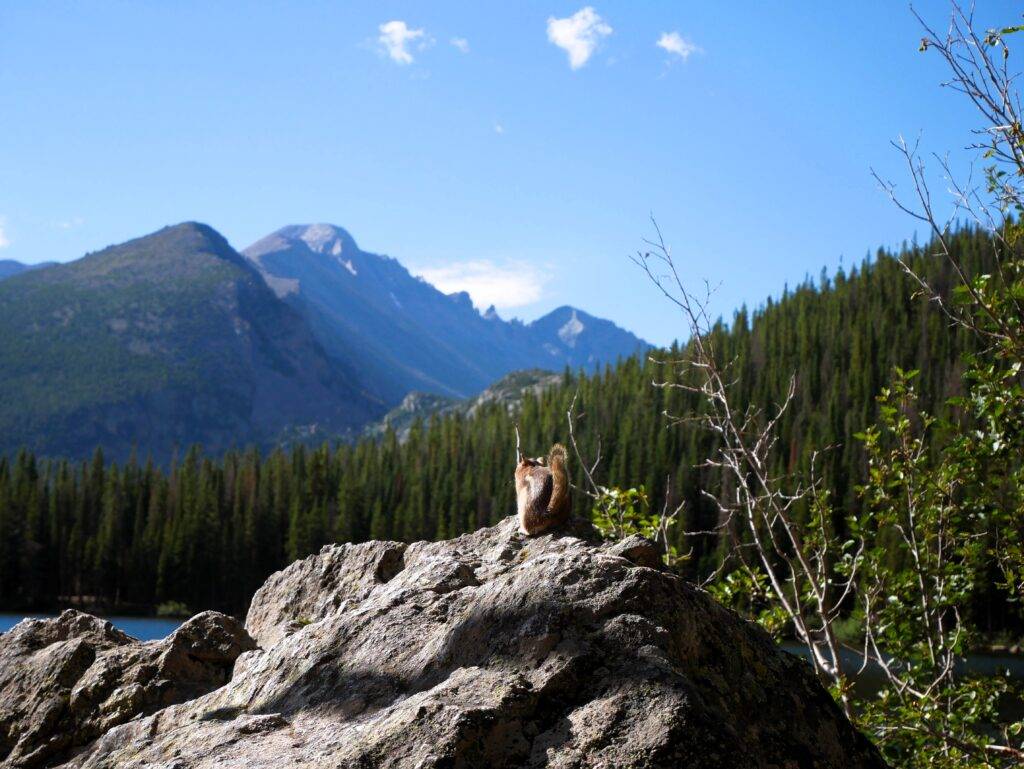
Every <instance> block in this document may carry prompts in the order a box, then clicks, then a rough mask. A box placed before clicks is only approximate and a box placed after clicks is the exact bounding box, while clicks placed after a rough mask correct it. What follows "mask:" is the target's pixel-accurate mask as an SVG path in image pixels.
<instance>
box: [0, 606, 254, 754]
mask: <svg viewBox="0 0 1024 769" xmlns="http://www.w3.org/2000/svg"><path fill="white" fill-rule="evenodd" d="M254 648H256V644H255V643H254V642H253V640H252V639H251V638H250V637H249V635H248V633H246V632H245V630H244V629H243V628H242V625H241V623H239V622H238V621H237V620H235V619H233V618H232V617H227V616H225V615H223V614H219V613H217V612H212V611H208V612H203V613H202V614H197V615H196V616H194V617H192V619H190V620H188V621H187V622H185V623H184V624H183V625H182V626H181V627H179V628H178V629H177V630H176V631H175V632H174V633H172V634H171V635H170V636H168V637H167V638H165V639H163V640H162V641H151V642H148V643H142V642H140V641H138V640H136V639H134V638H132V637H131V636H128V635H126V634H124V633H122V632H121V631H120V630H117V629H116V628H115V627H114V626H113V625H111V624H110V622H107V621H106V620H101V619H99V618H97V617H93V616H90V615H88V614H83V613H82V612H78V611H74V610H72V609H68V610H67V611H65V612H64V613H63V614H61V615H60V616H59V617H57V618H56V619H50V620H31V619H26V620H24V621H22V622H20V623H18V624H17V625H15V626H14V628H12V629H11V630H10V631H9V632H7V633H4V634H3V635H2V636H0V759H2V760H3V765H4V766H11V767H35V766H47V765H51V764H53V763H54V762H55V761H57V760H59V759H60V758H62V757H66V756H67V755H69V754H70V753H73V752H74V751H75V750H76V749H78V748H80V747H82V746H84V745H86V744H88V743H90V742H92V741H93V740H95V739H96V738H97V737H99V736H100V735H102V734H104V733H106V732H107V731H109V730H110V729H111V728H113V727H115V726H117V725H118V724H123V723H125V722H126V721H128V720H130V719H132V718H134V717H136V716H139V715H146V714H149V713H154V712H156V711H158V710H160V709H162V708H164V707H166V706H168V705H172V704H174V703H178V702H186V701H188V700H192V699H195V698H196V697H200V696H201V695H203V694H206V693H207V692H210V691H212V690H214V689H216V688H218V687H220V686H223V685H224V684H225V683H227V682H228V680H230V678H231V670H232V667H233V665H234V662H235V659H236V658H237V657H238V655H239V654H241V653H242V652H243V651H246V650H249V649H254Z"/></svg>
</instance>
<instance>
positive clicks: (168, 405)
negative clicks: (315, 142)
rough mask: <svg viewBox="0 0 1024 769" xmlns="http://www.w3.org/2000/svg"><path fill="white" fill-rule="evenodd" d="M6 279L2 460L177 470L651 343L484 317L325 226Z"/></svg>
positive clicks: (1, 312)
mask: <svg viewBox="0 0 1024 769" xmlns="http://www.w3.org/2000/svg"><path fill="white" fill-rule="evenodd" d="M7 265H11V267H10V269H7ZM0 278H2V280H0V376H2V382H3V392H4V397H3V398H2V399H0V451H12V450H14V449H17V448H19V447H22V446H25V447H28V448H30V449H32V450H34V451H36V452H38V453H40V454H45V455H62V456H69V457H76V458H77V457H83V456H86V455H87V454H89V453H90V452H91V451H93V450H94V449H95V448H96V447H97V446H102V447H103V449H104V451H105V452H106V454H107V455H108V456H112V457H114V458H124V457H127V456H128V455H129V454H130V453H131V452H132V451H137V452H138V453H139V454H141V455H143V456H145V455H152V456H154V457H155V458H157V459H158V460H166V459H168V458H169V457H171V456H172V455H173V453H174V452H175V451H176V450H180V449H182V448H184V447H185V446H187V445H189V444H192V443H200V444H202V445H203V446H204V448H205V449H207V450H208V451H211V452H218V451H223V450H226V449H227V448H230V447H232V446H245V445H257V446H262V447H272V446H274V445H278V444H280V443H283V442H287V441H291V440H296V439H298V440H304V441H310V440H315V441H319V440H323V439H327V438H340V437H345V436H356V435H359V434H360V433H361V432H362V431H363V430H364V429H365V428H366V426H367V425H369V424H372V423H373V422H374V421H375V420H378V419H379V418H381V417H382V416H384V414H385V413H386V412H387V411H388V409H389V408H391V407H394V406H396V405H398V404H399V403H401V402H402V400H403V399H404V398H405V397H406V396H407V395H409V394H410V392H412V391H418V392H422V393H425V394H433V395H435V396H437V397H438V398H443V399H453V400H454V399H465V398H470V397H471V396H474V395H476V394H478V393H480V392H481V391H482V390H484V388H486V387H487V386H488V385H490V384H491V383H493V382H494V381H495V380H498V379H500V378H501V377H503V376H505V375H507V374H509V373H510V372H512V371H515V370H518V369H528V368H543V369H556V370H558V369H562V368H564V367H566V366H569V367H572V368H574V369H575V368H584V369H587V370H593V369H594V368H595V367H597V366H598V365H600V364H602V363H611V362H614V361H615V360H616V359H617V358H620V357H627V356H630V355H633V354H636V353H638V352H641V351H643V350H645V349H646V348H647V345H646V343H645V342H643V341H642V340H640V339H638V338H637V337H636V336H634V335H632V334H630V333H629V332H627V331H624V330H622V329H620V328H618V327H617V326H615V325H614V324H613V323H611V322H609V321H606V320H601V319H598V318H594V317H592V316H590V315H588V314H586V313H584V312H583V311H581V310H578V309H575V308H572V307H561V308H559V309H557V310H555V311H553V312H551V313H549V314H548V315H546V316H544V317H542V318H540V319H538V320H536V321H534V322H533V323H529V324H525V323H522V322H520V321H517V320H512V321H505V320H502V319H501V318H500V317H498V315H497V313H496V312H494V311H493V308H492V309H491V310H490V311H488V312H487V313H484V314H481V313H480V312H478V311H477V310H476V309H475V308H474V307H473V304H472V302H471V301H470V299H469V296H468V295H467V294H465V293H456V294H444V293H442V292H440V291H438V290H437V289H436V288H434V287H433V286H432V285H430V284H429V283H427V282H426V281H424V280H422V279H420V278H416V277H414V276H412V275H411V274H410V273H409V272H408V270H406V269H405V268H404V267H403V266H402V265H401V264H399V262H398V261H397V260H395V259H393V258H390V257H386V256H379V255H376V254H371V253H368V252H364V251H362V250H360V249H359V248H358V246H357V245H356V243H355V240H354V239H353V238H352V236H351V235H349V234H348V233H347V232H346V231H345V230H343V229H341V228H339V227H334V226H332V225H325V224H316V225H296V226H289V227H284V228H282V229H280V230H278V231H276V232H274V233H273V234H271V235H269V236H267V237H265V238H263V239H261V240H259V241H258V242H256V243H255V244H253V245H252V246H250V247H249V248H247V249H245V250H244V251H242V252H241V253H240V252H238V251H236V250H234V249H233V248H232V247H231V246H230V245H229V244H228V242H227V241H226V240H225V239H224V237H223V236H221V235H220V234H219V233H218V232H216V231H215V230H214V229H212V228H211V227H209V226H207V225H203V224H198V223H194V222H188V223H183V224H179V225H175V226H172V227H166V228H164V229H162V230H160V231H158V232H155V233H152V234H150V235H147V236H144V237H141V238H137V239H135V240H131V241H128V242H127V243H123V244H121V245H116V246H111V247H109V248H106V249H103V250H102V251H99V252H96V253H92V254H87V255H86V256H84V257H82V258H81V259H78V260H76V261H73V262H69V263H66V264H50V265H45V266H40V267H39V268H29V266H27V265H20V264H19V263H16V262H13V263H6V264H5V265H3V266H2V267H0Z"/></svg>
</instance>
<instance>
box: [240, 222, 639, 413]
mask: <svg viewBox="0 0 1024 769" xmlns="http://www.w3.org/2000/svg"><path fill="white" fill-rule="evenodd" d="M242 253H243V254H244V255H245V256H246V257H247V258H248V259H250V260H251V261H252V263H253V264H254V265H255V266H256V267H257V269H258V270H259V271H260V272H261V273H262V274H263V276H264V278H265V279H266V281H267V285H269V286H270V287H271V288H272V289H273V290H274V291H275V292H276V293H277V295H278V296H279V297H280V298H281V299H283V300H284V301H285V302H287V303H288V304H290V305H291V306H292V307H294V308H295V309H296V310H298V311H299V312H300V313H301V314H302V315H303V316H304V317H305V318H306V319H307V321H308V322H309V325H310V328H311V329H312V330H313V333H314V334H315V335H316V337H317V338H318V339H319V340H320V343H321V344H322V345H323V346H324V349H326V350H327V352H328V353H329V354H330V355H332V356H333V357H335V358H338V359H340V360H348V361H358V362H359V367H360V372H361V374H362V375H363V377H364V380H365V381H366V382H367V385H368V387H369V389H370V390H371V391H373V392H375V393H377V394H378V395H379V396H380V397H381V398H383V400H384V401H385V402H387V403H389V404H394V403H397V402H398V401H400V400H401V399H402V398H403V397H404V396H405V395H406V394H407V393H409V392H410V391H412V390H417V391H422V392H427V393H436V394H439V395H447V396H450V397H455V398H466V397H469V396H471V395H474V394H475V393H478V392H479V391H480V390H482V389H483V388H485V387H487V386H488V385H489V384H491V383H492V382H494V381H495V380H497V379H499V378H500V377H502V376H504V375H505V374H507V373H509V372H510V371H514V370H517V369H525V368H543V369H562V368H564V367H565V366H569V367H570V368H573V369H577V368H585V369H587V370H590V369H593V368H594V366H596V365H598V364H600V363H602V362H614V361H615V359H616V358H617V357H620V356H629V355H633V354H636V353H637V352H640V351H642V350H644V349H646V347H647V345H646V343H645V342H643V340H641V339H638V338H637V337H636V336H634V335H633V334H630V333H629V332H628V331H624V330H622V329H621V328H619V327H617V326H616V325H615V324H614V323H611V322H610V321H607V320H601V319H599V318H595V317H593V316H591V315H588V314H587V313H585V312H583V311H582V310H578V309H575V308H573V307H559V308H558V309H556V310H553V311H552V312H550V313H549V314H547V315H545V316H544V317H542V318H540V319H538V320H536V321H534V322H533V323H529V324H524V323H521V322H519V321H516V320H512V321H505V320H502V319H501V318H500V317H499V316H498V314H497V312H495V310H494V308H493V307H491V308H490V309H488V310H487V312H485V313H484V314H480V313H479V312H478V311H477V310H476V309H475V308H474V307H473V303H472V301H471V300H470V297H469V294H467V293H465V292H460V293H455V294H444V293H442V292H440V291H438V290H437V289H436V288H435V287H434V286H432V285H431V284H430V283H427V282H426V281H425V280H423V279H421V278H415V277H413V276H412V275H411V274H410V273H409V271H408V270H407V269H406V268H405V267H403V266H402V265H401V264H399V262H398V261H397V260H395V259H392V258H389V257H386V256H379V255H377V254H371V253H367V252H365V251H362V250H361V249H360V248H359V246H358V245H356V242H355V240H354V239H353V238H352V236H351V235H350V234H349V233H348V232H346V231H345V230H343V229H341V228H340V227H335V226H332V225H329V224H314V225H296V226H290V227H284V228H282V229H280V230H278V231H277V232H275V233H273V234H271V235H268V236H267V237H265V238H263V239H262V240H260V241H258V242H256V243H254V244H253V245H251V246H249V247H248V248H246V249H245V250H244V251H242Z"/></svg>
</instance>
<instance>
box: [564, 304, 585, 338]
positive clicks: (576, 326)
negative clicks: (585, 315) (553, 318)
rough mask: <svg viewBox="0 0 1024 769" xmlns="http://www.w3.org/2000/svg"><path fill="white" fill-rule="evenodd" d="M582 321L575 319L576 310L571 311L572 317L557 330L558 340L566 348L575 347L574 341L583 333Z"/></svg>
mask: <svg viewBox="0 0 1024 769" xmlns="http://www.w3.org/2000/svg"><path fill="white" fill-rule="evenodd" d="M584 328H585V326H584V325H583V321H581V320H580V319H579V318H578V317H576V310H573V311H572V317H571V318H569V320H567V321H566V322H565V325H564V326H562V327H561V328H560V329H558V338H559V339H561V340H562V342H564V343H565V344H566V345H567V346H569V347H575V346H576V339H577V338H579V335H580V334H582V333H583V329H584Z"/></svg>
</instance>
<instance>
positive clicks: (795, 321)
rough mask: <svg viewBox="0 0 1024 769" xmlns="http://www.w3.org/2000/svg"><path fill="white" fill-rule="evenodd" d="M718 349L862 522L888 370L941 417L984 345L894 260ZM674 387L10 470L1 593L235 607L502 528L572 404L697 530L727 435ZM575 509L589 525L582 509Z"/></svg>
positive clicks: (709, 551)
mask: <svg viewBox="0 0 1024 769" xmlns="http://www.w3.org/2000/svg"><path fill="white" fill-rule="evenodd" d="M984 243H985V236H984V235H982V234H979V233H978V232H976V231H973V230H962V231H961V232H960V233H959V234H958V235H957V236H956V237H955V238H954V244H955V247H956V249H957V251H958V252H959V253H960V254H961V256H962V259H963V262H964V263H965V264H966V265H968V266H969V267H970V268H971V270H973V271H975V272H978V271H981V270H983V269H984V268H985V264H984V262H983V259H984V257H983V256H982V254H983V253H984V249H983V245H984ZM905 256H906V258H907V259H909V260H911V261H913V262H915V263H916V264H917V265H918V266H919V267H920V268H921V269H922V270H923V271H924V273H926V274H927V275H928V276H930V277H929V279H930V280H931V281H932V282H933V284H934V285H936V286H942V287H949V286H951V285H953V278H952V275H951V274H950V271H949V268H948V266H947V264H946V263H945V262H941V263H940V262H938V261H935V260H932V259H930V258H929V257H927V256H926V252H925V250H924V249H918V248H915V247H909V248H908V249H907V250H906V252H905ZM637 300H638V301H641V299H640V298H638V299H637ZM646 300H647V299H646V298H645V299H643V301H646ZM682 328H683V326H682V323H681V324H680V329H682ZM716 336H717V340H716V343H717V349H718V351H719V354H720V356H721V357H722V358H723V359H728V360H731V359H735V361H736V370H735V371H736V374H737V377H738V381H737V388H738V390H737V391H736V395H737V396H738V398H739V402H741V403H743V404H752V405H756V406H760V407H765V408H771V406H772V404H774V403H776V402H778V400H779V399H780V398H781V397H782V396H783V394H784V393H785V391H786V388H787V385H788V381H789V378H790V376H791V375H793V374H795V375H796V379H797V395H796V401H795V403H794V405H793V407H792V408H791V409H790V410H789V411H788V412H787V414H786V417H785V421H784V423H783V424H782V425H781V436H782V440H781V441H780V444H779V446H778V449H777V452H776V457H775V461H776V463H777V467H778V469H780V470H781V469H787V468H794V467H798V466H806V464H807V463H808V462H809V460H810V454H811V452H812V450H813V449H820V448H822V447H825V446H831V447H833V448H832V449H831V450H829V451H828V452H826V454H825V455H824V458H823V463H824V464H823V470H824V473H825V479H826V482H827V483H828V485H829V486H830V487H831V489H832V490H833V493H834V499H835V500H836V502H837V503H838V511H839V512H840V513H845V512H850V511H853V512H855V511H856V510H857V507H858V504H859V502H858V499H857V496H856V493H855V489H854V487H855V485H856V484H857V483H858V482H860V480H861V479H862V477H863V475H864V472H865V457H864V452H863V450H862V448H861V446H860V443H859V441H858V440H857V439H856V438H855V437H854V436H855V435H856V434H857V433H858V432H859V431H861V430H863V429H864V428H865V427H866V426H867V425H869V424H870V423H871V422H872V421H873V419H874V416H875V411H876V405H875V397H876V395H877V394H878V392H879V390H880V388H881V387H882V386H884V385H885V384H886V383H887V382H888V381H889V380H890V378H891V374H892V371H893V367H894V366H896V365H899V366H901V367H903V368H908V369H909V368H916V369H920V370H921V375H920V378H919V386H920V390H921V393H922V406H923V407H924V408H927V409H931V410H941V408H942V404H943V403H944V402H945V400H946V399H947V398H948V397H949V396H951V395H953V394H955V393H956V392H957V390H958V387H959V386H960V384H959V383H960V373H959V372H960V366H961V364H960V358H961V356H962V355H963V354H964V352H965V351H966V350H965V347H966V345H967V344H968V343H969V342H968V340H967V337H966V336H963V335H960V334H959V333H958V332H956V331H954V330H951V329H950V328H949V327H948V325H947V323H946V322H945V321H944V318H943V316H942V314H941V313H940V311H939V310H938V309H937V308H936V307H935V306H934V305H930V304H929V303H927V302H926V301H925V299H923V298H917V297H915V296H914V286H913V285H912V283H911V281H910V280H909V279H908V278H906V277H905V276H904V274H903V271H902V269H901V267H900V266H899V264H898V263H897V261H896V259H895V258H894V257H893V256H891V255H888V254H885V253H881V252H880V253H879V254H878V255H877V256H876V257H875V258H874V259H872V260H870V262H865V264H863V265H861V266H859V267H857V268H855V269H852V270H851V271H850V272H848V273H844V272H840V273H838V274H836V275H834V276H831V277H826V276H825V275H822V276H821V278H820V279H819V280H817V281H807V282H806V283H804V284H803V285H800V286H799V287H797V288H795V289H793V290H787V291H786V292H785V293H784V295H783V296H782V297H781V298H780V299H778V300H777V301H768V302H767V304H766V305H764V306H763V307H762V308H760V309H758V310H756V311H754V312H749V311H747V310H741V311H739V312H738V313H737V314H736V315H735V317H734V318H733V319H732V320H731V322H729V323H727V324H721V325H720V326H719V327H718V329H717V332H716ZM678 353H679V351H678V350H670V351H667V352H666V353H665V357H666V358H669V359H671V358H673V357H678ZM670 375H672V372H671V370H670V369H669V368H668V367H665V366H661V365H658V364H656V363H653V362H651V361H641V360H637V359H630V360H627V361H625V362H623V363H622V364H620V365H619V366H618V367H616V368H615V369H606V370H605V371H603V372H602V373H599V374H595V375H592V376H587V375H576V374H573V373H571V372H568V371H567V372H565V374H564V375H563V380H562V383H561V384H560V385H557V386H554V387H552V388H550V389H548V390H546V391H544V392H543V393H541V394H539V395H531V396H529V397H527V398H526V399H525V400H524V402H523V406H522V409H521V412H520V413H519V414H518V416H517V417H514V416H511V415H510V414H509V413H508V410H507V409H506V408H505V406H504V405H503V404H491V405H485V406H483V407H481V408H480V409H478V410H477V411H476V412H475V413H474V414H473V415H472V416H470V417H465V416H462V415H460V414H453V415H449V416H445V417H443V418H437V417H435V418H432V419H431V420H430V421H429V422H427V423H422V422H421V423H417V424H415V425H414V426H413V428H412V430H411V431H410V434H409V438H408V440H407V441H405V442H399V441H398V440H397V438H396V436H395V435H394V433H393V432H389V433H387V434H386V435H385V436H384V437H383V438H381V439H379V440H363V441H361V442H359V443H357V444H354V445H339V446H336V447H328V446H323V447H321V448H319V449H315V450H310V449H306V448H302V447H296V448H295V449H294V450H292V451H290V452H284V451H278V452H276V453H273V454H271V455H269V456H261V455H260V454H259V453H257V452H256V451H254V450H252V451H247V452H232V453H228V454H227V455H225V456H223V457H222V458H219V459H216V460H214V459H211V458H208V457H206V456H204V455H203V453H202V451H201V450H200V449H198V448H195V449H193V450H191V451H190V452H188V453H187V454H186V455H184V456H181V457H179V458H178V459H177V460H176V461H175V463H174V464H173V466H172V467H171V468H170V470H169V471H167V472H164V471H161V470H159V469H157V468H156V467H155V466H154V465H152V464H146V463H145V461H144V460H143V461H130V462H128V463H127V464H124V465H115V464H110V463H106V462H105V461H104V458H103V456H102V454H101V453H100V452H97V454H96V456H95V457H94V458H93V460H92V461H89V462H84V463H81V464H69V463H66V462H59V461H50V460H48V461H43V460H37V459H35V458H34V457H33V456H31V455H28V454H25V453H22V454H20V455H18V456H12V457H9V458H8V459H5V460H3V461H2V463H0V534H2V539H0V548H2V549H0V597H2V601H3V602H4V604H5V607H6V608H14V607H18V608H26V607H30V606H32V607H43V606H52V605H53V604H54V603H55V602H57V601H58V597H59V600H60V601H62V602H63V601H68V600H70V599H71V597H73V596H84V597H87V599H89V600H92V599H95V600H97V601H99V602H101V603H104V604H106V605H107V606H111V605H114V604H117V605H121V606H125V607H132V606H137V607H140V608H141V607H151V606H152V605H154V604H156V603H158V602H160V601H166V600H177V601H184V602H185V603H187V604H188V605H189V606H190V607H192V608H194V609H199V608H207V607H211V608H212V607H216V608H222V609H227V610H231V611H235V612H240V611H243V610H244V608H245V606H246V605H247V602H248V599H249V598H250V596H251V594H252V592H253V591H254V589H255V588H256V587H257V586H259V584H260V583H261V582H262V580H263V579H264V578H265V577H266V576H267V574H268V573H270V572H271V571H273V570H275V569H278V568H281V567H282V566H283V565H285V564H287V563H288V562H290V561H291V560H292V559H295V558H299V557H302V556H304V555H307V554H309V553H312V552H315V551H316V550H318V549H319V548H320V547H321V545H323V544H324V543H326V542H332V541H347V540H348V541H360V540H365V539H369V538H381V539H383V538H393V539H402V540H415V539H422V538H427V539H433V538H441V537H448V536H452V535H454V534H458V533H459V532H463V531H469V530H472V529H475V528H477V527H479V526H482V525H485V524H488V523H493V522H495V521H497V520H499V519H501V518H503V517H505V516H507V515H509V514H511V513H512V512H514V492H513V487H512V469H513V461H514V452H515V436H514V430H513V424H514V422H515V421H518V424H519V426H520V429H521V431H522V436H523V443H524V449H525V450H526V451H527V452H528V453H530V454H539V453H541V452H543V451H545V450H546V449H547V447H548V446H549V445H550V443H551V442H552V441H554V440H562V441H565V440H566V439H567V437H568V436H567V429H566V411H567V409H568V408H569V405H570V403H571V401H572V399H573V395H574V394H575V393H577V392H578V400H577V402H576V411H577V413H578V415H579V418H578V422H577V434H578V438H579V441H580V448H581V451H582V452H583V453H584V455H586V456H588V457H589V456H593V455H594V452H595V451H596V447H597V444H598V441H599V440H600V446H601V453H602V457H603V459H602V464H601V466H600V468H599V470H598V481H599V482H600V483H606V484H617V485H622V486H636V485H641V484H642V485H644V486H646V488H647V489H648V491H649V492H650V494H651V497H652V500H654V503H656V504H658V506H659V507H660V501H661V500H662V499H663V497H664V495H665V493H666V491H667V493H668V495H669V497H670V498H671V500H672V501H673V502H675V501H677V500H679V499H685V500H686V501H687V503H688V504H687V506H686V509H685V516H686V525H687V526H688V527H690V528H698V529H706V528H708V527H709V526H710V525H713V524H714V523H715V520H714V513H713V512H712V509H711V507H710V505H709V504H708V503H707V501H706V500H702V499H701V495H700V489H701V488H705V489H708V490H711V491H712V492H715V493H717V492H719V491H720V489H719V488H718V483H717V479H716V478H715V477H713V476H712V475H710V474H709V473H708V472H707V471H704V470H700V469H698V468H697V466H698V465H699V464H700V463H701V462H702V460H703V459H705V458H706V457H707V456H708V455H709V453H710V452H711V450H712V439H711V437H710V436H709V435H708V434H706V433H703V432H701V431H700V430H699V428H698V427H696V426H690V425H687V424H678V425H671V424H670V423H669V421H668V420H667V419H666V417H665V416H663V414H664V412H666V411H667V412H669V413H673V414H685V413H687V412H688V411H691V410H692V409H693V408H694V407H695V404H696V403H697V401H696V399H695V398H693V397H692V396H689V395H687V394H686V393H685V392H683V391H681V390H677V389H665V388H656V387H653V386H652V381H660V380H662V379H664V378H665V377H666V376H670ZM577 475H578V468H577ZM669 479H671V480H670V481H669ZM666 484H669V485H668V486H666ZM575 505H576V508H577V512H579V513H580V514H586V513H587V512H588V510H587V499H586V498H585V497H584V496H583V495H581V494H577V495H576V497H575ZM680 528H681V527H680ZM679 544H680V549H681V550H683V551H685V550H689V549H690V548H691V547H692V548H693V549H694V557H693V558H691V559H690V560H689V561H688V562H687V564H686V566H685V568H686V569H689V570H690V572H691V574H696V573H698V572H704V571H706V570H708V569H710V568H711V567H712V566H713V565H714V563H715V558H716V551H717V549H718V548H717V544H718V543H716V542H715V541H714V538H712V537H703V538H693V539H691V540H690V541H686V542H680V543H679ZM992 621H993V622H999V618H998V617H995V618H993V619H992Z"/></svg>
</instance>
